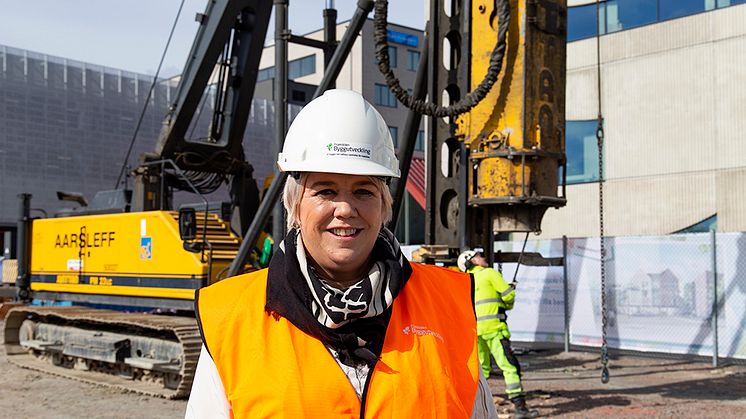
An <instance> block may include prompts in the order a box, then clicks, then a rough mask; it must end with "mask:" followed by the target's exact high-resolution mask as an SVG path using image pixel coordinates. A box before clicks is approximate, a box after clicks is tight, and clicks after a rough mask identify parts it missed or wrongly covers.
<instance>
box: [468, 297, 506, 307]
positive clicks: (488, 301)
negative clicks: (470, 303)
mask: <svg viewBox="0 0 746 419" xmlns="http://www.w3.org/2000/svg"><path fill="white" fill-rule="evenodd" d="M502 301H503V299H502V298H485V299H483V300H477V302H476V303H474V305H477V306H478V305H480V304H489V303H501V302H502Z"/></svg>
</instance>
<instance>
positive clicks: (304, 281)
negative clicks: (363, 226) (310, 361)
mask: <svg viewBox="0 0 746 419" xmlns="http://www.w3.org/2000/svg"><path fill="white" fill-rule="evenodd" d="M299 237H300V235H299V232H298V230H296V229H293V230H291V231H290V232H289V233H288V234H287V236H286V237H285V240H284V241H283V242H282V243H281V244H280V246H279V251H278V252H277V253H276V254H275V255H274V256H273V257H272V261H271V262H270V264H269V273H268V279H267V302H266V306H265V311H267V313H269V314H271V315H273V316H275V317H277V316H282V317H285V318H286V319H288V321H290V322H291V323H292V324H293V325H294V326H295V327H297V328H298V329H300V330H302V331H303V332H305V333H307V334H309V335H311V336H313V337H315V338H317V339H319V340H320V341H321V342H323V343H324V344H326V345H328V346H330V347H331V348H333V349H334V350H336V351H337V352H338V353H339V359H340V361H341V362H343V363H345V364H347V365H356V364H359V363H360V362H365V363H368V364H371V363H372V362H373V361H375V359H376V358H377V356H378V355H379V354H380V352H381V348H382V346H383V338H384V336H385V333H386V327H387V326H388V321H389V319H390V317H391V304H392V303H393V301H394V299H395V298H396V296H397V295H398V294H399V292H400V291H401V290H402V288H403V287H404V285H405V284H406V282H407V280H408V279H409V276H410V275H411V273H412V268H411V267H410V266H409V262H408V261H407V259H406V258H404V255H403V254H402V252H401V249H400V248H399V243H398V242H397V240H396V238H395V237H394V235H393V234H392V233H391V232H390V231H389V230H388V229H385V228H384V229H382V230H381V232H380V233H379V235H378V238H377V239H376V243H375V245H374V246H373V253H372V256H373V257H372V261H373V263H372V266H371V268H370V269H369V270H368V273H367V275H365V276H364V277H363V278H361V279H360V280H359V281H358V282H356V283H355V284H353V285H351V286H350V287H347V288H346V289H338V288H336V287H334V286H332V285H330V284H329V283H327V282H325V281H324V280H323V279H322V278H320V277H319V275H318V274H317V273H316V272H315V270H314V269H313V267H312V266H311V264H310V263H309V261H308V260H307V258H306V252H305V249H304V247H303V243H302V239H301V240H298V239H299Z"/></svg>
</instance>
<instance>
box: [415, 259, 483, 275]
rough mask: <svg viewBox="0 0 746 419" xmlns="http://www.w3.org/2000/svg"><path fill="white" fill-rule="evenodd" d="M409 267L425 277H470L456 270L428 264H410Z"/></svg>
mask: <svg viewBox="0 0 746 419" xmlns="http://www.w3.org/2000/svg"><path fill="white" fill-rule="evenodd" d="M409 265H410V266H411V267H412V272H417V273H420V274H425V275H428V274H429V275H444V276H449V277H454V278H464V277H468V276H469V274H465V273H463V272H461V271H457V270H455V269H450V268H445V267H443V266H438V265H429V264H426V263H415V262H410V263H409Z"/></svg>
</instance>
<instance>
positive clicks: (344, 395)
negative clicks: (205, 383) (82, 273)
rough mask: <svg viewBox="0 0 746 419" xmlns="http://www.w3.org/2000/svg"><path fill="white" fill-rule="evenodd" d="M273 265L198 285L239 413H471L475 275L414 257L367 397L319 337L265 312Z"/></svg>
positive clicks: (207, 335) (210, 340)
mask: <svg viewBox="0 0 746 419" xmlns="http://www.w3.org/2000/svg"><path fill="white" fill-rule="evenodd" d="M266 287H267V270H266V269H265V270H261V271H257V272H252V273H249V274H245V275H241V276H237V277H233V278H228V279H225V280H223V281H220V282H218V283H216V284H213V285H211V286H209V287H207V288H202V289H200V290H199V292H198V294H197V316H198V321H199V324H200V328H201V331H202V335H203V338H204V341H205V346H206V347H207V350H208V351H209V353H210V355H211V356H212V359H213V360H214V361H215V366H216V367H217V369H218V372H219V374H220V379H221V381H222V383H223V385H224V387H225V394H226V397H227V399H228V401H229V402H230V404H231V408H232V411H233V417H235V418H252V419H253V418H265V417H266V418H278V417H282V418H302V417H308V418H337V417H344V418H351V417H366V418H402V419H405V418H406V419H410V418H417V417H422V418H435V417H439V418H469V416H470V414H471V411H472V409H473V407H474V399H475V397H476V395H477V382H478V380H479V370H478V361H477V336H476V325H475V320H474V311H473V306H472V304H473V302H472V295H471V290H472V286H471V281H470V278H469V277H468V276H467V275H464V274H462V273H460V272H454V271H451V270H448V269H443V268H439V267H436V266H427V265H420V264H416V263H413V264H412V276H410V278H409V281H408V282H407V283H406V285H405V286H404V288H403V289H402V290H401V291H400V293H399V295H398V296H397V297H396V299H395V300H394V302H393V305H392V312H391V320H390V321H389V324H388V328H387V330H386V336H385V338H384V343H383V350H382V351H381V357H380V360H379V361H378V362H377V363H376V364H375V366H374V367H373V368H372V369H371V371H370V373H369V376H368V382H367V383H366V385H365V389H364V390H363V395H362V401H361V400H360V399H358V396H357V394H356V393H355V390H354V389H353V387H352V385H350V382H349V380H348V378H347V377H346V376H345V373H344V372H343V371H342V369H341V368H340V366H339V364H338V363H337V361H336V360H335V359H334V358H333V357H332V355H331V354H330V353H329V350H328V349H327V347H326V346H325V345H324V344H323V343H322V342H321V341H319V340H318V339H316V338H314V337H312V336H309V335H307V334H305V333H304V332H302V331H300V330H299V329H297V328H296V327H295V326H294V325H293V324H292V323H290V322H289V321H288V320H287V319H285V318H284V317H279V316H278V317H277V318H275V317H274V316H271V315H269V314H267V313H266V312H265V311H264V304H265V301H266Z"/></svg>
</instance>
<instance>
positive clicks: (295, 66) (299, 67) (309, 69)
mask: <svg viewBox="0 0 746 419" xmlns="http://www.w3.org/2000/svg"><path fill="white" fill-rule="evenodd" d="M315 72H316V55H309V56H307V57H303V58H298V59H296V60H292V61H288V78H289V79H291V80H295V79H297V78H298V77H303V76H307V75H309V74H313V73H315Z"/></svg>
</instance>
